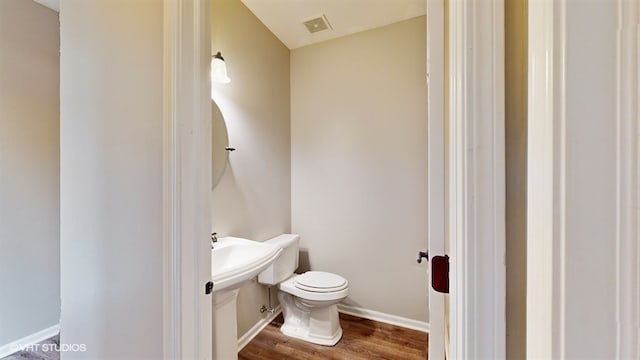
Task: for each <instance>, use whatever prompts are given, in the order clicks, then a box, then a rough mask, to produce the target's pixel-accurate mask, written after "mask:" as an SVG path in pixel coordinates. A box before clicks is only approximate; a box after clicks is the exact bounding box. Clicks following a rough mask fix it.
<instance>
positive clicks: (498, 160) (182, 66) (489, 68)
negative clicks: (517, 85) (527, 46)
mask: <svg viewBox="0 0 640 360" xmlns="http://www.w3.org/2000/svg"><path fill="white" fill-rule="evenodd" d="M428 1H429V2H433V4H436V3H435V2H436V1H437V2H438V3H439V4H440V5H439V6H440V7H439V9H440V10H442V11H440V10H439V11H438V13H439V14H441V19H442V20H448V27H447V28H446V29H445V28H444V24H446V21H442V22H441V24H442V26H443V29H444V31H445V32H446V31H448V39H449V47H448V55H449V57H448V68H449V75H450V76H449V79H448V89H449V92H448V96H449V104H448V109H445V108H444V106H443V107H442V111H439V112H438V113H440V112H441V113H442V114H441V115H433V114H432V116H435V117H434V118H433V119H429V121H430V122H431V121H433V120H434V119H436V118H437V117H438V116H442V117H441V118H440V120H438V121H441V124H442V125H443V126H442V127H441V130H442V131H443V133H442V136H443V137H442V139H443V144H442V145H443V146H446V144H447V142H448V147H447V150H448V154H449V156H448V158H445V159H446V161H445V163H444V164H443V166H444V167H445V168H446V171H447V179H446V182H447V185H448V188H449V189H450V190H453V191H449V192H448V194H447V195H446V197H444V198H443V199H442V201H444V202H448V204H449V209H448V213H447V215H448V217H449V218H448V223H447V224H446V229H445V232H446V231H448V236H449V238H450V251H451V252H450V255H451V294H452V296H451V354H450V356H449V358H451V359H465V358H493V359H501V358H504V357H505V262H504V256H505V222H504V209H505V189H504V183H505V179H504V166H505V159H504V26H503V24H504V4H503V1H502V0H491V1H487V2H482V3H481V4H478V3H476V1H475V0H460V1H450V2H449V12H448V19H445V18H444V16H445V14H446V11H444V9H445V8H444V5H445V3H444V1H443V0H428ZM438 16H440V15H438ZM209 20H210V11H209V1H207V0H198V1H189V0H164V29H165V31H164V54H163V58H164V124H165V125H164V129H165V137H164V152H163V153H164V156H163V165H164V173H163V178H164V181H163V189H164V201H163V204H164V229H163V234H164V236H163V249H164V259H163V269H164V272H163V287H164V291H163V319H164V321H163V324H164V325H163V328H164V329H163V334H164V349H163V352H164V358H165V359H180V358H183V359H187V358H189V359H210V358H211V350H212V349H211V346H210V345H211V335H212V333H211V321H210V320H211V304H210V301H211V299H210V298H209V297H207V296H205V295H204V288H203V286H204V284H205V283H206V281H208V280H209V279H210V277H211V273H210V269H211V252H210V251H208V249H209V248H208V246H209V244H208V237H207V236H206V235H208V233H209V231H210V229H211V227H210V224H211V217H210V206H209V199H210V191H209V186H208V185H209V184H210V173H211V172H210V171H208V169H209V166H210V165H209V164H210V161H211V158H210V152H209V151H207V150H206V144H207V143H208V139H207V138H206V137H207V136H209V135H208V134H210V132H209V131H204V130H206V124H207V123H208V119H209V118H210V111H211V110H210V106H209V101H208V99H209V96H210V91H209V88H210V82H209V80H208V77H207V76H203V74H206V73H207V69H208V67H209V60H210V56H211V51H210V39H209V36H210V35H209V34H210V30H209V24H210V22H209ZM427 21H428V22H429V20H427ZM428 35H429V34H427V36H428ZM443 35H445V34H443ZM446 38H447V37H446V36H445V38H444V39H442V40H443V41H442V43H440V45H438V46H442V48H443V49H446V43H445V42H444V41H445V39H446ZM427 46H428V47H429V46H430V44H427ZM432 50H433V49H432ZM428 51H429V50H428ZM442 60H443V61H442V62H441V65H442V69H441V70H442V72H441V73H440V74H445V73H444V70H445V68H444V67H445V64H444V59H442ZM436 65H437V66H440V65H438V64H436ZM435 71H436V69H433V71H432V72H431V73H432V74H435ZM432 81H433V80H432ZM440 81H441V84H442V85H443V86H442V87H440V85H438V87H437V88H435V86H434V88H435V91H432V90H434V89H433V88H430V91H432V94H434V95H435V94H437V93H438V92H440V91H441V96H439V98H440V99H441V100H442V102H443V103H444V101H445V93H444V90H445V88H444V81H445V79H444V77H442V78H441V79H440ZM430 96H431V95H430ZM446 110H448V113H449V116H448V123H447V122H445V121H447V119H445V118H444V116H445V112H446ZM444 125H448V128H449V132H448V139H445V138H444V136H445V128H444ZM443 155H444V154H443ZM478 274H490V276H478ZM443 316H444V315H443ZM486 329H491V331H486ZM443 357H444V354H443Z"/></svg>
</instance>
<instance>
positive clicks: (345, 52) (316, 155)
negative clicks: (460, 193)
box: [291, 17, 428, 321]
mask: <svg viewBox="0 0 640 360" xmlns="http://www.w3.org/2000/svg"><path fill="white" fill-rule="evenodd" d="M425 28H426V24H425V17H418V18H414V19H410V20H407V21H403V22H400V23H396V24H393V25H389V26H386V27H383V28H378V29H374V30H371V31H366V32H362V33H358V34H355V35H351V36H347V37H343V38H340V39H336V40H331V41H327V42H323V43H319V44H316V45H311V46H308V47H303V48H299V49H295V50H293V51H292V53H291V138H292V142H291V154H292V156H291V179H292V230H293V232H294V233H298V234H300V236H301V247H302V248H303V251H304V253H303V254H302V259H301V260H302V261H303V262H306V263H307V264H306V266H305V267H310V268H311V269H312V270H324V271H330V272H335V273H337V274H340V275H342V276H344V277H345V278H346V279H347V280H348V281H349V284H350V292H351V294H350V296H349V298H348V299H347V300H346V303H347V304H349V305H352V306H358V307H363V308H366V309H370V310H375V311H380V312H384V313H388V314H393V315H397V316H402V317H406V318H410V319H415V320H419V321H427V319H428V315H427V314H428V306H427V277H426V265H425V264H424V263H423V265H417V264H416V261H415V259H416V253H417V252H418V250H424V249H426V247H427V229H426V223H427V144H426V141H427V118H426V116H427V115H426V114H427V109H426V107H427V103H426V99H427V96H426V75H425V64H426V60H425V53H426V49H425V44H426V39H425ZM306 252H308V258H307V254H306ZM302 270H305V269H304V268H303V269H302Z"/></svg>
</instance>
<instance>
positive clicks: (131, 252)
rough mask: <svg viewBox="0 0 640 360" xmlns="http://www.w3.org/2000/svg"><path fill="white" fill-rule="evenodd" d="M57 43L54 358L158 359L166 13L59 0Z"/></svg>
mask: <svg viewBox="0 0 640 360" xmlns="http://www.w3.org/2000/svg"><path fill="white" fill-rule="evenodd" d="M60 25H61V28H60V41H61V59H60V60H61V69H60V71H61V77H60V80H61V88H60V91H61V98H60V110H61V114H60V145H61V263H62V269H61V270H62V271H61V280H62V316H61V341H62V342H63V343H66V344H86V347H87V351H86V352H84V353H77V352H66V353H63V354H62V355H63V356H62V358H63V359H73V358H79V359H80V358H81V359H160V358H162V256H163V255H162V229H163V223H162V198H163V197H162V179H163V176H162V136H163V131H162V126H163V122H162V118H163V114H162V108H163V106H162V105H163V103H162V88H163V85H162V56H163V4H162V2H161V1H157V0H137V1H112V0H67V1H64V2H63V3H62V6H61V9H60Z"/></svg>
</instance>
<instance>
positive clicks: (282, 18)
mask: <svg viewBox="0 0 640 360" xmlns="http://www.w3.org/2000/svg"><path fill="white" fill-rule="evenodd" d="M0 1H2V0H0ZM34 1H35V2H37V3H40V4H42V5H44V6H46V7H49V8H51V9H53V10H55V11H60V0H34ZM241 1H242V2H243V3H244V4H245V5H246V6H247V7H248V8H249V10H251V12H253V13H254V14H255V15H256V17H257V18H258V19H260V21H262V23H263V24H264V25H265V26H266V27H267V28H269V30H271V32H272V33H273V34H274V35H275V36H277V37H278V39H280V41H282V43H284V44H285V45H286V46H287V47H288V48H289V49H295V48H299V47H302V46H306V45H310V44H313V43H317V42H321V41H325V40H330V39H335V38H338V37H341V36H345V35H349V34H354V33H357V32H360V31H365V30H370V29H375V28H377V27H381V26H385V25H389V24H393V23H395V22H398V21H402V20H407V19H411V18H414V17H416V16H420V15H424V14H425V13H426V9H427V1H426V0H241ZM323 15H324V16H325V17H326V19H327V20H328V21H329V25H330V28H329V29H327V30H324V31H320V32H317V33H314V34H310V33H309V31H308V30H307V28H306V27H305V26H304V24H303V23H304V22H305V21H307V20H311V19H314V18H317V17H322V16H323Z"/></svg>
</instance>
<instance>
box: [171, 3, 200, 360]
mask: <svg viewBox="0 0 640 360" xmlns="http://www.w3.org/2000/svg"><path fill="white" fill-rule="evenodd" d="M209 3H210V1H209V0H197V1H193V0H164V19H163V29H164V44H163V47H164V53H163V63H164V64H163V69H164V70H163V73H164V75H163V78H164V81H163V86H164V91H163V114H164V115H163V123H164V127H163V128H164V138H163V224H164V228H163V239H162V244H163V254H164V256H163V275H162V277H163V354H164V356H163V357H164V359H165V360H170V359H202V360H210V359H211V357H212V346H211V343H212V340H211V339H212V330H211V328H212V319H211V315H212V314H211V313H212V306H211V296H208V295H206V294H205V288H204V286H205V284H206V283H207V282H208V281H210V280H211V251H210V250H211V247H210V242H209V233H210V232H211V206H210V196H211V191H210V189H211V185H210V184H211V171H209V170H210V168H211V151H210V150H209V149H210V148H209V147H208V146H207V145H208V144H210V143H211V139H210V138H208V137H210V136H211V135H210V134H211V131H210V129H211V125H210V123H211V120H210V119H211V100H210V99H211V98H210V96H211V95H210V94H211V83H210V80H209V77H208V76H207V75H206V74H208V71H209V66H210V65H209V63H210V60H211V41H210V22H209V21H210V12H209V6H210V4H209Z"/></svg>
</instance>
